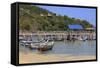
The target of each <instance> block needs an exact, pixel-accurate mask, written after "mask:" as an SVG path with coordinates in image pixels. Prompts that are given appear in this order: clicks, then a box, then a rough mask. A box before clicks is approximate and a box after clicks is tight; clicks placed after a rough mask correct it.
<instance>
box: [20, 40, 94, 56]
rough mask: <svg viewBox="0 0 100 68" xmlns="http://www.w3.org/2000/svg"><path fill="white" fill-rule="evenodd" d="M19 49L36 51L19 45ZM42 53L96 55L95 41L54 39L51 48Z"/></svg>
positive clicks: (27, 51) (26, 51) (36, 51)
mask: <svg viewBox="0 0 100 68" xmlns="http://www.w3.org/2000/svg"><path fill="white" fill-rule="evenodd" d="M19 50H20V51H22V52H25V53H29V52H31V53H38V50H36V49H32V50H31V49H29V48H27V47H24V46H19ZM42 54H68V55H96V41H95V40H93V41H74V42H73V41H56V42H55V43H54V47H53V49H52V50H49V51H44V52H42Z"/></svg>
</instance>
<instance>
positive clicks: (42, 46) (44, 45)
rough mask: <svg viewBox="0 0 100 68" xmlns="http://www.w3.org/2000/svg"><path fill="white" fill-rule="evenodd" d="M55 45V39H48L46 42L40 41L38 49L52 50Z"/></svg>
mask: <svg viewBox="0 0 100 68" xmlns="http://www.w3.org/2000/svg"><path fill="white" fill-rule="evenodd" d="M53 46H54V41H46V42H44V43H40V45H39V46H38V48H37V50H39V51H47V50H52V48H53Z"/></svg>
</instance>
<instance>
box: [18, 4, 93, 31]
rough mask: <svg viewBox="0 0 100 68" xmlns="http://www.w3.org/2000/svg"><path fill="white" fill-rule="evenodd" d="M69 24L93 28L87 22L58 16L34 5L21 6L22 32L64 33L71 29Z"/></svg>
mask: <svg viewBox="0 0 100 68" xmlns="http://www.w3.org/2000/svg"><path fill="white" fill-rule="evenodd" d="M69 24H80V25H82V26H83V27H84V28H90V27H92V25H91V24H89V22H88V21H86V20H80V19H75V18H70V17H68V16H61V15H56V13H52V12H50V11H48V10H46V9H43V8H40V7H37V6H33V5H19V27H20V30H22V31H64V30H68V29H69V28H68V25H69Z"/></svg>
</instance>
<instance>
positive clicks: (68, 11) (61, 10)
mask: <svg viewBox="0 0 100 68" xmlns="http://www.w3.org/2000/svg"><path fill="white" fill-rule="evenodd" d="M39 7H41V8H44V9H46V10H49V11H51V12H54V13H56V14H60V15H67V16H69V17H71V18H72V17H73V18H79V19H82V20H87V21H88V22H90V23H91V24H92V25H94V26H96V9H94V8H76V7H57V6H39Z"/></svg>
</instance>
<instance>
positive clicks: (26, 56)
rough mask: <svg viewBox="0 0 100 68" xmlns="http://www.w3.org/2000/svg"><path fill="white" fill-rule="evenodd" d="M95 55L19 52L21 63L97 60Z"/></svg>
mask: <svg viewBox="0 0 100 68" xmlns="http://www.w3.org/2000/svg"><path fill="white" fill-rule="evenodd" d="M95 59H96V56H95V55H84V56H83V55H82V56H80V55H78V56H73V55H67V54H49V55H47V54H35V53H23V52H19V64H25V63H43V62H60V61H78V60H95Z"/></svg>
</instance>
